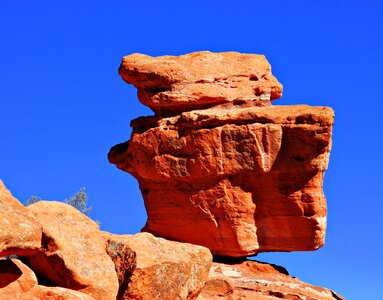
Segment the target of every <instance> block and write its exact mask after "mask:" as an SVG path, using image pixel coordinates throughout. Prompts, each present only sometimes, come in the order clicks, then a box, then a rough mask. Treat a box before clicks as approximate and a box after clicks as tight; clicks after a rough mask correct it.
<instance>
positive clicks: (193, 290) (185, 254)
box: [104, 233, 212, 300]
mask: <svg viewBox="0 0 383 300" xmlns="http://www.w3.org/2000/svg"><path fill="white" fill-rule="evenodd" d="M104 236H105V239H106V240H113V241H115V242H117V243H118V244H122V245H125V246H127V247H128V248H130V249H132V250H133V251H134V252H135V253H136V259H137V264H136V266H135V268H134V269H133V270H132V273H131V275H130V277H129V284H128V286H127V289H126V290H125V291H124V293H122V294H120V298H119V299H140V300H155V299H158V300H162V299H179V300H181V299H184V300H186V299H195V298H196V297H197V295H198V293H199V291H200V290H201V289H202V287H203V286H204V285H205V283H206V281H207V277H208V273H209V270H210V266H211V261H212V256H211V253H210V251H209V250H208V249H206V248H204V247H201V246H197V245H192V244H187V243H178V242H172V241H167V240H165V239H162V238H156V237H154V236H153V235H151V234H149V233H139V234H136V235H122V236H118V235H113V234H110V233H104Z"/></svg>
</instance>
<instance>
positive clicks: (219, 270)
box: [197, 261, 344, 300]
mask: <svg viewBox="0 0 383 300" xmlns="http://www.w3.org/2000/svg"><path fill="white" fill-rule="evenodd" d="M208 299H209V300H210V299H222V300H237V299H259V300H263V299H264V300H266V299H312V300H334V299H337V300H341V299H344V298H343V297H341V296H340V295H338V294H336V293H335V292H334V291H331V290H329V289H326V288H322V287H317V286H313V285H310V284H307V283H304V282H302V281H300V280H299V279H297V278H293V277H291V276H289V275H288V273H287V271H286V270H285V269H284V268H282V267H278V266H275V265H270V264H266V263H260V262H256V261H245V262H242V263H240V264H230V265H229V264H223V263H213V265H212V267H211V270H210V274H209V281H208V282H207V283H206V285H205V287H204V288H203V290H202V291H201V293H200V294H199V296H198V298H197V300H208Z"/></svg>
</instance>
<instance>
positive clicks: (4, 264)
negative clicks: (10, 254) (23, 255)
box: [0, 258, 37, 299]
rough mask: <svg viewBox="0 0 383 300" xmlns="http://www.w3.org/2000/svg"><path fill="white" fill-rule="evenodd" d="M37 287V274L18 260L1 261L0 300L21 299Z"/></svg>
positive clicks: (3, 259)
mask: <svg viewBox="0 0 383 300" xmlns="http://www.w3.org/2000/svg"><path fill="white" fill-rule="evenodd" d="M36 285H37V278H36V275H35V273H33V271H32V270H31V269H29V268H28V267H27V266H26V265H24V264H23V263H22V262H21V261H19V260H18V259H5V258H1V259H0V299H20V297H21V296H22V295H23V294H25V293H27V292H28V291H30V290H32V289H33V288H34V287H35V286H36Z"/></svg>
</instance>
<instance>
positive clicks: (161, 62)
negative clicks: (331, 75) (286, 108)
mask: <svg viewBox="0 0 383 300" xmlns="http://www.w3.org/2000/svg"><path fill="white" fill-rule="evenodd" d="M119 73H120V75H121V77H122V78H123V79H124V80H125V81H126V82H128V83H130V84H133V85H134V86H135V87H136V88H137V89H138V98H139V99H140V101H141V102H142V103H143V104H145V105H147V106H149V107H150V108H151V109H152V110H153V111H154V112H156V114H165V115H170V114H176V113H181V112H184V111H188V110H192V109H200V108H206V107H211V106H213V105H217V104H223V103H227V102H233V101H236V102H244V101H247V102H252V103H253V105H260V106H264V105H270V101H272V100H274V99H277V98H279V97H280V96H281V95H282V85H281V84H280V83H279V82H278V81H277V80H276V79H275V77H274V76H273V75H272V74H271V67H270V64H269V63H268V62H267V60H266V58H265V57H264V56H263V55H256V54H241V53H237V52H225V53H212V52H208V51H204V52H195V53H190V54H186V55H182V56H161V57H156V58H153V57H150V56H148V55H143V54H132V55H129V56H125V57H124V59H123V61H122V64H121V66H120V68H119Z"/></svg>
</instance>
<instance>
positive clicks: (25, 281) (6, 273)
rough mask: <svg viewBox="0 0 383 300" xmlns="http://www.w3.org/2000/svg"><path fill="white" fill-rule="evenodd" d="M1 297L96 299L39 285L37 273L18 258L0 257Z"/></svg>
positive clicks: (31, 299)
mask: <svg viewBox="0 0 383 300" xmlns="http://www.w3.org/2000/svg"><path fill="white" fill-rule="evenodd" d="M0 299H4V300H6V299H19V300H44V299H47V300H48V299H49V300H55V299H57V300H63V299H68V300H94V298H92V297H91V296H89V295H87V294H84V293H81V292H78V291H73V290H69V289H66V288H61V287H46V286H42V285H38V282H37V278H36V275H35V273H34V272H33V271H32V270H31V269H30V268H28V267H27V266H26V265H25V264H23V263H22V262H21V261H19V260H18V259H0Z"/></svg>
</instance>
